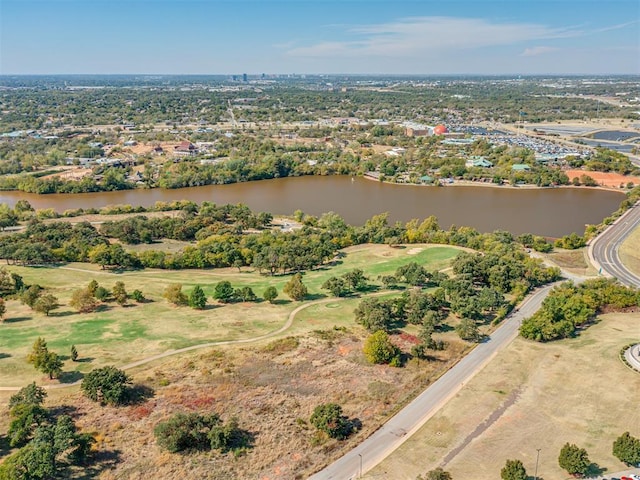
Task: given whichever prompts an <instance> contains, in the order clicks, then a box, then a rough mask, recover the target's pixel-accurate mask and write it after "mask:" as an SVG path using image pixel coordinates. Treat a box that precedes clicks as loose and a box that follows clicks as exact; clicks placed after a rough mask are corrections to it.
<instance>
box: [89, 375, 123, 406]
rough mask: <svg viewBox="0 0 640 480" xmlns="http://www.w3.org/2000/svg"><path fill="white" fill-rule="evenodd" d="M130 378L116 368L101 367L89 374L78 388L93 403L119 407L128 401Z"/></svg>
mask: <svg viewBox="0 0 640 480" xmlns="http://www.w3.org/2000/svg"><path fill="white" fill-rule="evenodd" d="M130 384H131V377H129V376H128V375H127V374H126V373H125V372H123V371H122V370H119V369H117V368H116V367H112V366H109V367H102V368H97V369H95V370H92V371H91V372H89V373H88V374H87V375H86V376H85V377H84V378H83V379H82V384H81V386H80V388H81V389H82V392H83V393H84V395H85V396H86V397H87V398H90V399H91V400H93V401H94V402H100V403H101V404H109V405H121V404H123V403H125V402H126V401H127V400H128V397H129V391H130V390H129V385H130Z"/></svg>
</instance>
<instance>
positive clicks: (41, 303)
mask: <svg viewBox="0 0 640 480" xmlns="http://www.w3.org/2000/svg"><path fill="white" fill-rule="evenodd" d="M59 307H60V303H58V298H57V297H55V296H53V295H52V294H50V293H47V294H45V295H43V296H41V297H40V298H38V299H37V300H36V301H35V303H34V304H33V309H34V310H35V311H36V312H40V313H44V314H45V315H46V316H49V313H50V312H51V311H52V310H55V309H56V308H59Z"/></svg>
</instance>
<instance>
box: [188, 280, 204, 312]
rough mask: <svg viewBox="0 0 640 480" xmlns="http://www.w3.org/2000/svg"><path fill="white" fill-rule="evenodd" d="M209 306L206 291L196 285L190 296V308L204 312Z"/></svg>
mask: <svg viewBox="0 0 640 480" xmlns="http://www.w3.org/2000/svg"><path fill="white" fill-rule="evenodd" d="M206 305H207V296H206V295H205V294H204V290H202V288H201V287H200V285H196V286H195V287H194V288H193V290H191V293H190V294H189V306H190V307H191V308H195V309H198V310H204V307H205V306H206Z"/></svg>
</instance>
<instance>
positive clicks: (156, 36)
mask: <svg viewBox="0 0 640 480" xmlns="http://www.w3.org/2000/svg"><path fill="white" fill-rule="evenodd" d="M244 72H246V73H248V74H261V73H266V74H273V73H354V74H367V73H372V74H376V73H381V74H386V73H393V74H464V73H471V74H473V73H476V74H545V73H551V74H580V73H585V74H609V73H632V74H640V2H639V1H638V0H598V1H595V0H542V1H530V0H494V1H487V0H466V1H465V0H439V1H432V0H421V1H419V0H413V1H406V0H233V1H229V0H126V1H122V0H108V1H105V0H81V1H80V0H46V1H40V0H0V74H51V73H96V74H104V73H154V74H229V73H244Z"/></svg>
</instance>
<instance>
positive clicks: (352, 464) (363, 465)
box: [310, 285, 553, 480]
mask: <svg viewBox="0 0 640 480" xmlns="http://www.w3.org/2000/svg"><path fill="white" fill-rule="evenodd" d="M552 287H553V285H549V286H546V287H544V288H541V289H539V290H538V291H536V292H534V293H533V294H532V295H531V296H530V297H529V298H528V299H527V300H526V301H525V302H524V303H523V304H522V305H521V306H520V310H519V311H517V312H514V313H513V314H512V315H511V316H509V317H508V318H507V319H505V321H504V323H503V324H502V326H500V327H499V328H498V329H497V330H496V331H495V332H493V334H492V335H491V337H490V338H489V339H488V340H487V341H485V342H483V343H481V344H480V345H478V346H477V347H476V348H474V349H473V350H472V351H471V352H470V353H469V354H468V355H467V356H466V357H464V358H463V359H462V360H460V362H458V363H457V364H456V365H455V366H454V367H453V368H451V369H450V370H449V371H448V372H447V373H445V374H444V375H443V376H442V377H440V378H439V379H438V380H437V381H436V382H435V383H433V385H431V386H430V387H429V388H427V389H426V390H425V391H424V392H422V393H421V394H420V395H419V396H418V397H416V398H415V399H414V400H413V401H412V402H411V403H410V404H409V405H407V406H406V407H405V408H403V409H402V410H401V411H400V412H398V413H397V414H396V415H395V416H394V417H393V418H391V420H389V421H388V422H387V423H385V424H384V425H383V426H382V427H381V428H380V429H379V430H378V431H376V432H375V433H374V434H373V435H371V436H370V437H369V438H367V439H366V440H365V441H364V442H362V443H361V444H360V445H358V446H357V447H356V448H354V449H353V450H351V451H349V452H348V453H346V454H345V455H344V456H343V457H341V458H339V459H338V460H337V461H335V462H334V463H332V464H331V465H329V466H328V467H326V468H325V469H324V470H321V471H320V472H318V473H316V474H315V475H313V476H312V477H310V478H311V479H312V480H321V479H322V480H328V479H336V480H347V479H352V478H358V477H359V475H360V474H364V473H365V472H367V471H368V470H370V469H372V468H373V467H375V466H376V465H377V464H378V463H380V462H381V461H382V460H383V459H384V458H385V457H387V456H388V455H389V454H390V453H391V452H393V451H394V450H395V449H396V448H398V447H399V446H400V445H401V444H402V443H404V441H405V440H406V439H407V438H409V437H410V436H411V435H412V434H413V433H414V432H415V431H417V430H418V429H419V428H420V427H422V425H424V424H425V423H426V421H427V420H429V418H431V417H432V416H433V415H434V414H435V413H436V412H437V411H438V410H439V409H440V408H441V407H442V406H443V405H444V404H445V403H446V402H447V401H448V400H449V399H450V398H452V397H453V396H454V395H455V394H456V393H458V391H459V390H460V389H461V388H462V386H463V385H464V384H465V383H467V382H468V381H469V380H470V379H471V378H473V376H474V375H475V374H476V373H478V372H479V371H480V370H481V369H482V368H483V367H484V366H485V365H486V364H487V363H488V362H489V361H490V360H491V359H492V358H493V357H494V356H495V354H496V353H497V352H498V350H500V349H501V348H503V347H504V346H506V345H508V344H509V343H510V342H511V341H512V340H513V339H514V338H515V337H516V335H517V334H518V327H519V326H520V323H521V322H522V319H524V318H527V317H530V316H531V315H533V314H534V313H535V312H536V311H537V310H538V309H539V308H540V305H541V304H542V301H543V300H544V298H545V297H546V296H547V294H548V293H549V291H550V290H551V288H552Z"/></svg>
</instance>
